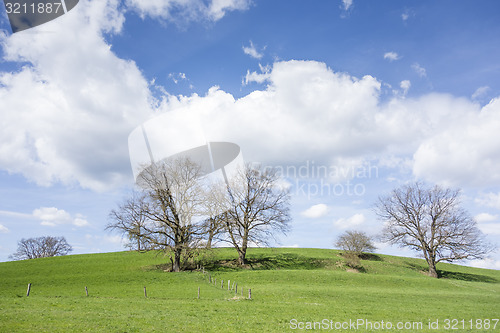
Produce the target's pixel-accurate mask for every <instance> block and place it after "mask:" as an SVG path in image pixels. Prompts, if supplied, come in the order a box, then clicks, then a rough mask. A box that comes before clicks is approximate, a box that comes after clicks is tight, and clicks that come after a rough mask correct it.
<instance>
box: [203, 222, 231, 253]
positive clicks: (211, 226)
mask: <svg viewBox="0 0 500 333" xmlns="http://www.w3.org/2000/svg"><path fill="white" fill-rule="evenodd" d="M223 217H224V215H217V216H213V217H210V218H208V219H206V220H205V221H204V223H203V229H204V234H205V236H206V239H205V241H206V243H205V247H206V248H207V249H211V248H212V246H213V245H214V242H216V241H218V240H219V237H220V236H221V235H222V234H224V233H225V230H226V229H225V225H224V220H223Z"/></svg>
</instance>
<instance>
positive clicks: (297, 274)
mask: <svg viewBox="0 0 500 333" xmlns="http://www.w3.org/2000/svg"><path fill="white" fill-rule="evenodd" d="M235 258H236V255H235V252H234V250H232V249H216V250H214V251H213V252H212V253H210V254H208V255H205V256H204V259H203V260H204V266H205V268H206V269H207V271H209V272H210V273H206V274H203V273H202V272H196V271H193V272H182V273H167V272H164V268H165V267H164V265H162V264H165V263H166V262H168V259H167V258H165V257H163V256H158V255H155V254H154V253H142V254H141V253H136V252H118V253H106V254H92V255H73V256H66V257H58V258H44V259H35V260H28V261H19V262H7V263H0V332H20V331H22V332H40V331H50V332H67V331H71V332H81V331H92V332H148V331H160V332H236V331H238V332H257V331H263V332H273V331H276V332H286V331H293V330H294V328H296V329H300V328H304V329H306V328H308V327H311V328H316V329H326V328H328V329H330V328H333V329H334V330H335V325H337V328H342V325H343V326H344V331H348V330H351V331H352V330H354V329H356V330H358V331H370V328H372V329H373V330H374V331H381V328H388V324H390V325H392V330H391V331H399V330H397V329H396V328H397V326H398V325H399V326H401V328H402V329H401V330H400V331H406V332H408V331H417V330H418V331H422V332H424V331H433V332H436V330H431V329H429V321H430V322H431V323H433V325H434V324H435V323H436V320H438V322H437V325H438V327H439V331H442V330H444V329H445V328H446V325H447V324H449V325H450V328H452V327H453V325H454V324H455V328H459V331H474V332H478V331H487V332H491V331H500V323H499V324H497V325H496V328H495V329H493V326H494V325H495V321H494V319H497V318H498V317H499V310H500V271H493V270H485V269H477V268H470V267H462V266H457V265H449V264H441V265H438V269H440V270H441V273H442V274H443V276H444V278H442V279H439V280H437V279H433V278H430V277H427V276H426V275H425V274H423V273H422V270H423V269H425V262H424V261H422V260H419V259H411V258H401V257H392V256H384V255H373V256H371V257H370V258H369V259H370V260H363V261H362V265H363V269H362V270H361V271H362V273H355V272H348V271H346V268H345V266H343V265H342V258H341V257H340V256H339V255H338V252H336V251H333V250H320V249H250V251H249V259H250V266H251V267H250V268H248V269H243V270H242V269H237V268H235V267H234V265H233V261H234V259H235ZM209 275H210V277H211V279H212V283H209ZM214 280H216V285H214V283H213V281H214ZM221 280H223V289H221ZM228 280H230V281H231V282H230V283H231V287H232V286H233V283H235V285H236V283H237V284H238V293H237V294H236V293H235V290H234V289H235V288H234V287H233V290H232V291H228V290H227V288H228V286H227V281H228ZM28 283H32V288H31V293H30V296H29V297H26V287H27V284H28ZM85 286H87V287H88V291H89V296H88V297H87V296H86V295H85V289H84V288H85ZM144 286H146V288H147V289H146V291H147V296H148V297H147V298H145V297H144ZM198 287H200V293H201V297H200V299H197V293H198ZM249 288H251V289H252V300H248V299H247V298H248V289H249ZM242 290H243V296H242V295H241V292H242ZM447 319H449V320H453V319H456V321H446V320H447ZM462 320H463V321H462ZM382 321H383V322H382ZM399 323H400V324H399ZM349 325H350V326H349ZM404 325H407V328H409V327H411V329H410V330H408V329H406V330H405V329H404ZM420 325H421V326H420ZM420 327H421V328H422V329H420ZM377 328H378V329H377Z"/></svg>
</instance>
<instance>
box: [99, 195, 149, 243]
mask: <svg viewBox="0 0 500 333" xmlns="http://www.w3.org/2000/svg"><path fill="white" fill-rule="evenodd" d="M148 207H149V205H148V202H147V197H146V195H145V194H144V193H139V192H135V191H134V192H133V193H132V196H131V197H130V198H127V199H125V201H124V202H123V203H121V204H119V205H118V208H117V209H113V210H112V211H111V212H110V219H112V220H113V221H114V223H110V224H108V225H107V226H106V229H108V230H119V231H121V232H122V233H123V234H125V235H126V236H127V238H128V239H129V241H130V243H129V244H128V246H129V247H130V248H131V249H133V250H137V251H139V252H140V251H147V250H149V249H150V248H151V244H150V241H149V240H148V238H147V237H144V234H145V232H146V229H145V227H146V224H147V223H148V222H149V221H148V219H147V216H146V210H147V209H148Z"/></svg>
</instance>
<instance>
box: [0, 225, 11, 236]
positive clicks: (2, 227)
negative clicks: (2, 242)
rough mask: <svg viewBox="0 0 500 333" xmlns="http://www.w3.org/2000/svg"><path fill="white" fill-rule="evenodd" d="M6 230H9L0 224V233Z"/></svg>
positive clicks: (6, 231) (4, 232)
mask: <svg viewBox="0 0 500 333" xmlns="http://www.w3.org/2000/svg"><path fill="white" fill-rule="evenodd" d="M8 232H9V229H8V228H7V227H6V226H4V225H2V224H0V234H6V233H8Z"/></svg>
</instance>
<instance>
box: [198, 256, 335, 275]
mask: <svg viewBox="0 0 500 333" xmlns="http://www.w3.org/2000/svg"><path fill="white" fill-rule="evenodd" d="M330 261H331V260H328V259H312V258H309V257H302V256H299V255H297V254H294V253H280V254H276V255H274V256H269V255H252V256H249V257H248V258H247V264H246V265H245V267H241V266H239V265H238V263H237V260H236V259H232V260H217V261H213V262H211V263H209V264H208V265H206V266H205V268H206V269H208V270H216V271H234V270H241V269H252V270H273V269H318V268H324V267H326V266H327V264H328V263H330Z"/></svg>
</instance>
